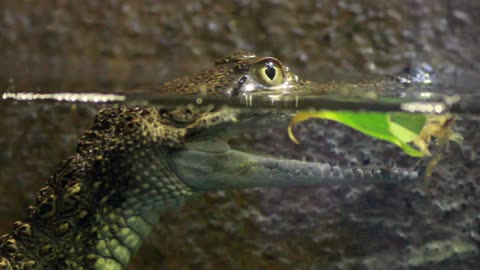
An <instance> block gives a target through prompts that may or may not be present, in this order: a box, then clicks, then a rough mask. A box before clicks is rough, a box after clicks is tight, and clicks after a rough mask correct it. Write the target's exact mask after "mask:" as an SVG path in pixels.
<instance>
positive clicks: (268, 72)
mask: <svg viewBox="0 0 480 270" xmlns="http://www.w3.org/2000/svg"><path fill="white" fill-rule="evenodd" d="M254 76H255V79H256V80H257V81H259V82H260V83H261V84H263V85H266V86H277V85H280V84H281V83H282V82H283V71H282V67H281V64H280V63H279V62H278V61H276V60H275V59H271V58H267V59H264V60H263V61H260V62H258V63H257V64H256V66H255V68H254Z"/></svg>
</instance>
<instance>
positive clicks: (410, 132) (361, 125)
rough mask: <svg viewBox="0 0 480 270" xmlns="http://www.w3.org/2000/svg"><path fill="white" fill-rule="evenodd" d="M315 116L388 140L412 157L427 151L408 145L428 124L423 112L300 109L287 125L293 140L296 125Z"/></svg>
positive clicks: (420, 155)
mask: <svg viewBox="0 0 480 270" xmlns="http://www.w3.org/2000/svg"><path fill="white" fill-rule="evenodd" d="M312 118H320V119H327V120H333V121H336V122H339V123H341V124H344V125H346V126H349V127H351V128H353V129H356V130H358V131H360V132H362V133H364V134H366V135H368V136H371V137H374V138H378V139H380V140H384V141H388V142H390V143H393V144H395V145H397V146H398V147H400V148H401V149H402V150H403V151H404V152H405V153H406V154H408V155H409V156H412V157H423V156H426V155H428V153H425V152H424V151H421V150H417V149H415V148H413V147H412V146H410V145H409V143H412V142H414V141H415V140H416V139H417V138H418V137H419V136H420V133H421V132H422V129H423V127H424V126H425V123H426V121H427V116H426V115H423V114H411V113H402V112H394V113H383V112H352V111H329V110H322V111H314V112H308V111H305V112H299V113H297V114H296V115H295V116H294V117H293V118H292V119H291V121H290V124H289V126H288V136H289V137H290V139H291V140H292V141H293V142H295V143H297V144H298V143H299V141H298V140H297V139H296V137H295V135H294V134H293V128H294V126H295V125H297V124H298V123H301V122H303V121H306V120H308V119H312Z"/></svg>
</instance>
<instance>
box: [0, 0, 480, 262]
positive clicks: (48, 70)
mask: <svg viewBox="0 0 480 270" xmlns="http://www.w3.org/2000/svg"><path fill="white" fill-rule="evenodd" d="M0 10H1V11H0V12H1V14H2V16H1V19H0V62H1V64H0V94H2V93H18V92H36V93H56V92H77V93H87V92H100V93H105V94H113V93H129V89H135V88H137V87H138V86H142V85H158V84H160V83H162V82H165V81H168V80H171V79H174V78H177V77H179V76H185V75H190V74H193V73H196V72H201V71H204V70H207V69H210V68H212V66H213V65H214V61H215V59H219V58H221V57H223V56H224V55H227V54H228V53H229V52H231V51H233V50H236V49H243V50H246V51H250V52H253V53H255V54H256V55H258V56H273V57H276V58H277V59H279V60H280V61H282V63H284V64H285V65H287V66H288V67H289V68H290V70H292V71H293V72H294V73H295V74H296V75H298V76H299V77H300V78H301V79H308V80H311V81H315V82H318V83H334V84H335V83H338V84H341V83H345V82H347V83H350V82H357V81H366V80H371V79H376V78H384V77H385V76H389V75H392V74H397V73H398V72H400V71H401V70H404V68H405V67H407V66H409V65H411V64H422V63H427V64H428V65H429V66H431V67H432V68H433V70H434V72H435V73H436V76H437V77H438V78H439V79H438V83H439V87H438V89H436V90H437V91H439V92H443V91H444V92H447V93H448V94H452V93H453V94H459V95H460V96H464V97H466V98H465V99H467V100H468V99H469V98H471V99H475V98H476V99H477V100H479V99H478V97H479V96H480V90H479V89H478V88H479V86H478V85H479V84H478V79H480V65H479V64H478V63H480V51H479V50H478V44H480V26H479V25H480V21H479V18H480V3H476V2H475V1H467V0H461V1H453V0H452V1H434V0H407V1H369V0H365V1H328V0H326V1H313V0H311V1H286V0H285V1H284V0H276V1H273V0H263V1H247V0H238V1H229V2H219V1H209V0H204V1H183V2H179V1H161V2H160V1H158V2H156V1H147V0H133V1H128V2H122V1H115V0H109V1H96V0H85V1H82V2H73V1H72V2H70V1H48V0H46V1H37V2H35V3H32V2H28V3H27V2H23V1H14V0H2V1H0ZM154 94H155V93H149V92H143V93H142V95H144V96H142V97H143V99H144V101H145V102H148V101H149V100H151V98H152V97H154ZM137 97H138V96H137ZM141 101H142V99H140V100H139V101H138V100H137V101H136V102H137V103H135V104H136V105H137V104H141ZM106 106H109V105H102V104H88V103H75V104H71V103H70V104H69V103H52V102H17V103H16V102H3V103H0V117H1V118H0V119H1V120H0V234H3V233H8V232H10V231H11V230H12V226H13V223H14V222H15V221H16V220H21V219H23V218H24V217H25V209H26V208H27V206H29V205H30V204H32V203H33V202H34V201H35V196H36V195H35V194H36V193H37V192H38V190H39V189H40V188H41V187H42V186H43V185H44V183H45V181H46V180H47V179H48V178H49V177H50V176H51V175H52V174H53V173H54V172H55V170H56V168H57V166H58V164H59V163H60V162H61V161H62V160H64V159H66V158H68V157H70V156H72V155H73V154H74V153H75V149H76V144H77V142H78V140H79V138H80V136H81V135H82V133H83V131H85V130H86V129H87V128H88V127H89V126H90V125H91V124H92V123H93V119H94V117H95V115H96V114H97V112H98V111H99V110H100V109H101V108H103V107H106ZM479 106H480V105H479ZM253 107H254V106H253ZM471 110H475V108H473V107H471ZM286 111H287V112H288V113H289V114H290V115H293V114H294V113H295V112H296V111H297V110H296V109H292V108H290V109H289V110H286ZM479 117H480V116H479V114H478V109H476V113H468V112H463V113H462V114H459V115H457V116H456V121H455V124H454V126H453V129H454V130H455V131H456V132H458V133H460V134H461V135H462V136H463V137H464V139H463V141H462V142H461V143H460V144H456V143H452V144H451V145H450V146H451V147H450V149H449V151H448V152H447V153H446V154H445V156H444V158H443V159H442V160H441V161H440V162H439V164H437V166H435V168H434V171H433V174H432V177H431V179H430V181H429V183H428V185H425V182H424V180H423V178H421V177H420V178H419V179H416V180H415V181H413V182H400V183H394V184H360V185H350V184H345V185H327V186H319V187H283V188H280V187H270V188H269V187H266V188H253V189H246V190H235V191H218V192H209V193H205V194H201V195H198V196H194V197H192V198H189V199H188V200H186V202H185V204H184V205H183V206H182V207H181V208H178V209H171V210H167V211H166V212H165V213H164V214H162V216H161V218H160V223H159V224H158V225H156V226H155V227H154V228H153V232H152V234H151V236H150V237H149V238H147V239H146V240H145V241H144V244H143V245H142V247H141V249H140V250H139V251H138V252H137V253H136V255H135V256H133V258H132V261H131V262H130V264H129V266H128V268H127V269H129V270H134V269H185V270H186V269H279V270H282V269H299V270H300V269H309V270H310V269H472V270H473V269H477V268H478V265H479V263H480V160H479V156H480V121H479ZM287 127H288V121H285V126H280V127H279V126H268V124H266V125H265V127H264V128H263V129H247V131H246V132H245V133H244V134H241V135H240V136H237V137H234V138H232V140H231V141H230V143H231V145H233V146H235V147H236V148H238V149H255V151H257V152H258V153H262V154H266V155H272V156H276V157H281V158H284V159H292V160H300V161H302V160H303V161H309V162H328V163H329V164H334V165H341V166H344V165H345V166H347V165H352V166H357V165H358V166H361V165H368V166H378V167H382V168H391V167H399V168H409V169H410V168H412V169H418V168H424V167H425V166H426V162H425V161H419V159H418V158H412V157H409V156H408V155H406V154H405V153H403V152H402V151H401V149H400V148H398V147H397V146H395V145H393V144H390V143H388V142H385V141H382V140H378V139H374V138H371V137H368V136H366V135H364V134H362V133H360V132H356V131H354V130H353V129H351V128H349V127H346V126H343V125H341V124H338V123H335V122H333V121H326V120H320V119H310V120H308V121H305V122H302V123H299V124H298V125H297V126H296V127H295V130H294V132H295V136H296V138H297V139H298V140H299V141H300V144H295V143H294V142H292V140H291V139H290V138H289V136H288V132H287Z"/></svg>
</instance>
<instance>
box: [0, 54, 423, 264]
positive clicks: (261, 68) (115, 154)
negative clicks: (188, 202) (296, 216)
mask: <svg viewBox="0 0 480 270" xmlns="http://www.w3.org/2000/svg"><path fill="white" fill-rule="evenodd" d="M310 84H311V83H309V82H304V81H300V80H299V79H298V77H297V76H296V75H295V74H294V73H292V72H291V71H290V70H289V69H288V68H287V67H286V66H284V65H283V64H282V63H281V62H280V61H279V60H277V59H275V58H271V57H257V56H255V55H253V54H251V53H245V52H234V53H232V54H231V55H229V56H227V57H225V58H222V59H220V60H217V61H216V65H215V67H214V68H213V69H211V70H208V71H205V72H203V73H200V74H197V75H193V76H191V77H184V78H179V79H176V80H173V81H170V82H167V83H165V84H163V85H161V86H160V87H158V89H159V90H158V91H161V92H162V93H168V94H182V95H226V96H229V97H232V98H235V96H241V95H243V94H246V93H254V92H268V91H278V92H289V91H302V89H306V87H307V86H308V85H310ZM318 89H320V91H324V90H323V89H324V88H322V87H320V88H318ZM275 121H277V122H278V123H281V124H282V125H283V126H284V127H285V128H286V121H284V119H283V120H282V117H279V115H278V114H275V113H263V114H262V115H252V113H250V112H242V111H239V110H237V109H232V108H227V107H222V108H211V107H202V108H197V107H193V106H181V107H177V108H170V109H168V108H164V107H126V106H117V107H113V108H107V109H103V110H101V111H100V112H99V113H98V115H97V116H96V117H95V121H94V123H93V125H92V126H91V127H90V128H89V129H87V130H86V131H85V133H84V134H83V136H82V137H81V139H80V141H79V143H78V146H77V150H76V153H75V155H73V156H72V157H70V158H68V159H66V160H65V161H63V162H62V163H61V164H60V165H59V167H58V169H57V171H56V172H55V174H54V175H53V176H52V177H51V178H50V179H49V180H48V181H47V183H46V185H45V186H44V187H43V188H42V189H41V190H40V191H39V192H38V194H37V196H36V202H35V203H34V204H33V205H31V206H29V207H28V208H27V215H26V218H25V219H24V220H22V221H17V222H15V224H14V228H13V231H12V232H11V233H9V234H5V235H3V236H1V237H0V269H2V270H20V269H77V270H78V269H96V270H107V269H108V270H120V269H125V268H126V267H127V265H128V264H129V261H130V258H131V257H132V255H133V254H134V253H135V252H136V251H137V250H138V249H139V247H140V246H141V244H142V241H143V240H144V239H145V238H146V237H147V236H148V234H149V232H150V230H151V228H152V226H153V225H154V224H155V223H157V221H158V219H159V215H160V213H161V210H162V209H164V208H166V207H173V206H176V205H179V204H180V203H181V202H182V201H183V200H184V199H185V198H187V197H189V196H191V195H192V194H195V193H199V192H202V191H214V190H221V189H232V188H248V187H256V186H305V185H321V184H324V183H330V182H333V183H341V182H352V181H358V180H362V181H365V180H372V181H373V180H381V181H390V180H392V181H399V180H405V179H413V178H415V174H414V173H409V172H407V171H403V172H402V171H399V170H398V169H397V170H396V171H395V172H390V171H388V170H380V169H366V168H345V169H344V168H340V167H338V166H330V165H328V164H322V163H309V162H302V161H294V160H281V159H275V158H270V157H262V156H258V155H254V154H249V153H246V152H240V151H237V150H233V149H231V148H230V146H229V145H228V143H226V138H228V136H231V135H232V134H239V133H241V132H242V130H243V129H244V128H245V127H249V128H258V129H262V127H265V125H269V126H271V125H275V123H277V122H275ZM287 121H288V120H287Z"/></svg>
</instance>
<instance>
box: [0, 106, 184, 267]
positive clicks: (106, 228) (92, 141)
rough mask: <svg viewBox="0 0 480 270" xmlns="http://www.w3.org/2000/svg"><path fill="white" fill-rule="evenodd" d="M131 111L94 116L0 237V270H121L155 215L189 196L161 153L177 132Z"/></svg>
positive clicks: (152, 114)
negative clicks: (10, 228)
mask: <svg viewBox="0 0 480 270" xmlns="http://www.w3.org/2000/svg"><path fill="white" fill-rule="evenodd" d="M135 110H136V109H131V108H118V109H106V110H104V111H102V112H100V113H99V115H98V116H97V118H96V121H95V124H94V125H93V126H92V127H91V128H90V129H89V130H88V131H87V132H86V133H85V134H84V136H83V138H82V139H81V140H80V143H79V145H78V149H77V153H76V155H74V156H73V157H71V158H69V159H67V160H66V161H64V162H63V163H62V164H61V165H60V166H59V168H58V171H57V172H56V174H55V175H54V176H52V177H51V179H50V180H49V181H48V183H47V185H46V186H45V187H44V188H42V189H41V191H40V192H39V193H38V195H37V202H36V204H35V205H32V206H30V207H29V211H28V216H27V218H26V219H25V220H23V221H17V222H16V223H15V229H14V231H13V233H11V234H8V235H4V236H3V237H2V239H1V242H0V258H2V261H0V266H1V267H3V268H1V267H0V269H15V270H16V269H97V270H100V269H115V270H117V269H118V270H121V269H125V268H126V266H127V264H128V262H129V261H130V257H131V256H132V255H133V254H134V253H135V252H136V251H137V250H138V249H139V247H140V246H141V244H142V242H143V240H144V239H145V238H146V237H147V236H148V234H149V232H150V230H151V227H152V226H153V225H154V224H156V223H157V222H158V219H159V215H160V214H161V212H162V210H163V209H165V208H172V207H173V206H175V205H178V204H180V203H181V202H182V201H183V200H184V198H185V197H188V196H189V195H191V191H190V189H189V188H188V187H187V186H185V185H184V184H183V183H182V182H181V181H180V180H179V179H178V178H177V177H176V176H175V174H174V173H173V172H172V170H171V169H170V166H169V164H168V159H167V154H168V153H167V151H168V147H165V146H169V147H174V146H175V145H178V144H180V143H181V142H182V140H183V137H184V135H185V130H184V129H182V128H175V127H174V126H173V125H168V124H169V123H167V122H168V121H167V120H164V119H162V118H161V117H159V116H158V113H157V111H156V110H155V109H153V108H149V109H144V110H137V111H135ZM146 114H148V115H146ZM137 117H138V118H137ZM131 125H135V127H133V126H131ZM138 125H140V126H141V127H139V126H138ZM153 127H155V128H153ZM129 132H132V133H129ZM2 256H3V257H2ZM2 263H3V265H1V264H2Z"/></svg>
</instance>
